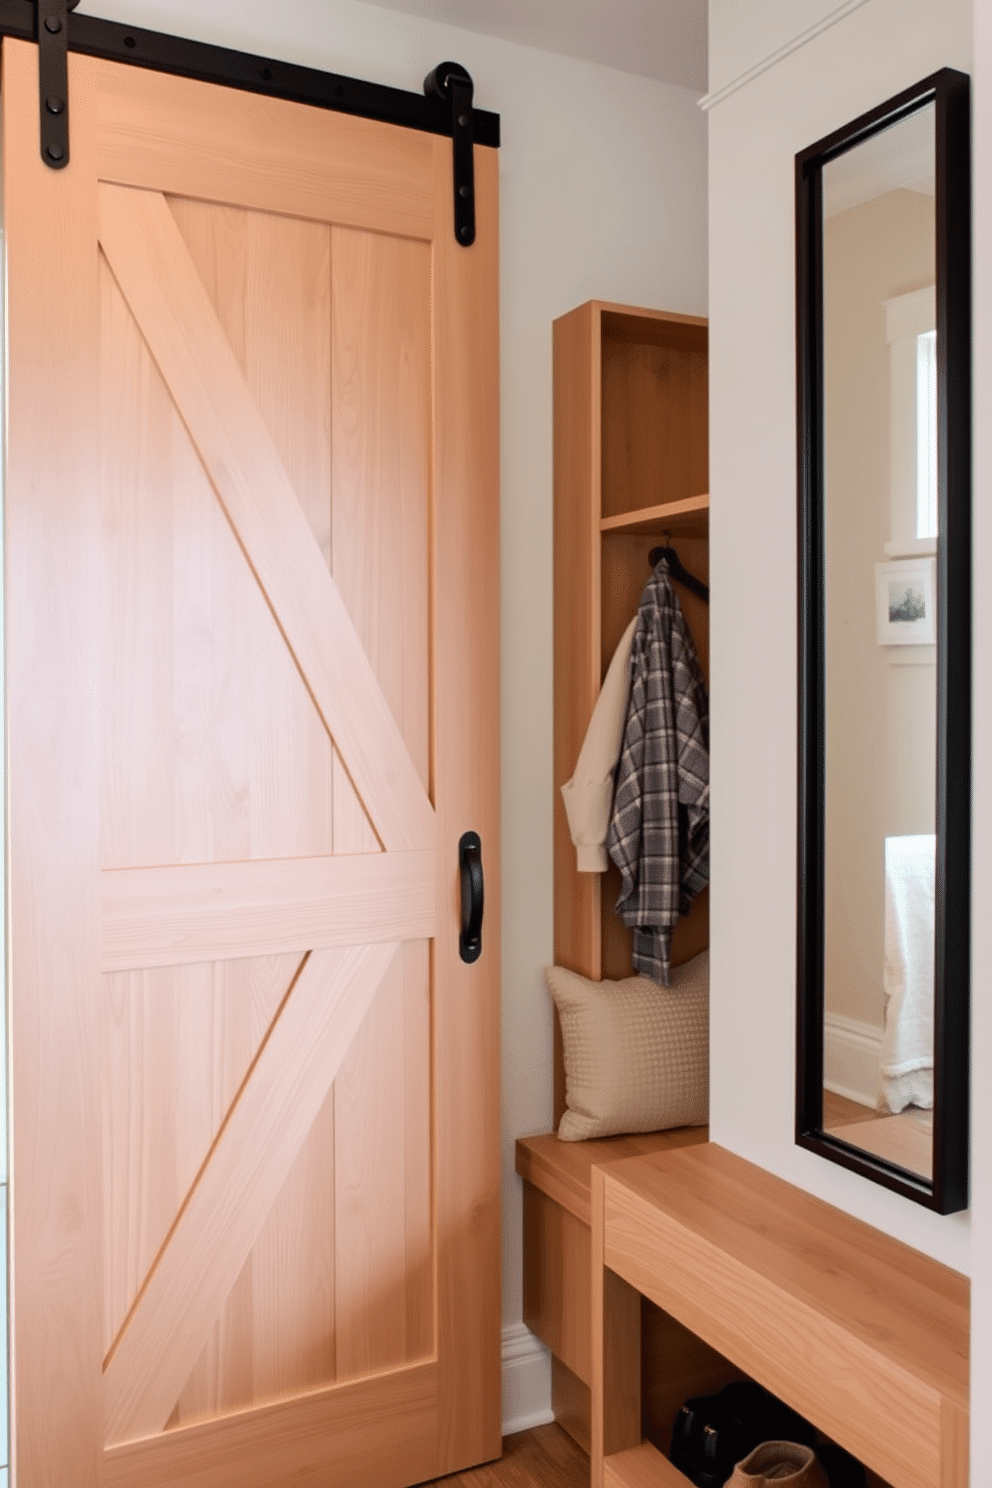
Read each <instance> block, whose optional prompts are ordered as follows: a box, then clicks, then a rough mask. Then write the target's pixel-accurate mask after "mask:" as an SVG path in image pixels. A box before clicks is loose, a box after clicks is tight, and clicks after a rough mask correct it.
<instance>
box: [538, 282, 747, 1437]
mask: <svg viewBox="0 0 992 1488" xmlns="http://www.w3.org/2000/svg"><path fill="white" fill-rule="evenodd" d="M707 438H708V433H707V324H706V321H705V320H699V319H696V318H694V317H690V316H684V315H671V314H667V313H666V312H664V311H657V310H634V309H631V308H629V307H627V306H623V305H611V304H606V303H604V302H602V301H598V300H593V301H590V302H589V303H588V304H585V305H580V306H579V307H578V309H576V310H573V311H571V312H570V313H569V314H568V315H564V316H562V317H561V319H560V320H557V321H555V324H554V455H555V470H554V540H555V558H554V624H555V639H554V645H555V685H554V720H555V721H554V734H555V742H554V771H555V780H554V785H555V791H554V796H555V806H554V810H555V860H554V861H555V868H554V884H555V887H554V905H555V939H554V949H555V960H556V961H557V962H558V964H559V965H562V966H567V967H570V968H571V969H572V970H573V971H577V972H579V973H581V974H582V975H583V976H588V977H592V978H595V979H597V980H598V979H600V978H603V977H622V976H629V975H630V973H631V938H630V932H629V931H628V930H626V929H625V928H624V926H623V925H622V924H621V922H620V920H619V919H618V918H617V916H616V914H615V913H614V911H613V905H614V903H615V902H616V899H617V897H618V895H619V875H618V874H617V873H616V871H615V870H611V871H610V872H608V873H606V874H603V875H600V874H595V873H582V874H580V873H578V872H577V871H576V863H575V849H574V847H573V846H572V842H571V838H570V836H569V832H568V824H567V821H566V819H565V811H564V806H563V804H562V800H561V795H560V791H559V787H560V786H561V785H562V784H563V783H564V782H565V781H566V780H568V779H570V777H571V775H572V773H573V771H574V768H575V762H576V759H577V758H578V754H579V750H580V748H581V747H582V741H583V738H584V737H585V731H586V728H587V726H588V723H589V719H590V717H591V716H592V711H593V708H594V707H595V704H596V699H597V697H598V696H599V690H600V686H601V684H602V679H603V675H604V673H605V671H606V668H607V667H608V665H609V662H610V659H611V657H612V655H613V652H614V650H615V648H616V645H617V642H618V641H619V639H620V637H621V635H622V634H623V632H624V630H625V628H626V626H627V624H628V622H629V621H630V619H631V618H632V617H633V615H634V614H635V613H636V611H637V606H638V602H639V600H640V597H641V592H642V590H643V588H644V585H645V583H646V582H647V580H648V577H649V575H650V567H649V564H648V553H649V552H650V550H651V548H652V547H654V546H656V545H657V544H658V543H659V542H660V541H661V540H662V538H663V537H664V536H665V535H666V534H668V535H669V536H670V537H671V539H672V541H673V543H675V544H676V545H677V547H678V551H679V555H680V557H681V558H682V561H683V563H684V564H685V566H686V568H687V569H689V570H690V572H692V573H695V574H697V575H698V576H699V577H700V578H701V579H703V580H707V579H708V575H709V562H708V535H709V496H708V495H707V494H706V493H707V492H708V490H709V470H708V465H707ZM679 600H680V602H681V604H682V607H683V609H684V611H685V614H686V618H687V620H688V622H689V625H690V627H691V629H692V633H693V637H694V639H695V642H696V647H697V650H698V652H699V658H700V662H701V665H702V668H703V672H704V675H706V676H707V678H708V675H709V613H708V610H707V608H706V606H705V605H704V604H703V603H702V602H701V601H700V600H698V599H697V598H695V596H693V595H690V594H687V593H685V591H683V590H680V591H679ZM707 944H708V906H707V897H706V895H705V894H704V895H702V896H701V897H700V899H699V900H697V902H696V904H695V905H694V906H693V912H692V914H691V915H690V916H689V917H688V918H687V919H686V920H685V921H683V922H681V924H680V925H679V927H678V930H677V932H676V936H675V939H674V942H673V960H674V961H675V963H676V964H678V963H680V962H682V961H686V960H688V959H689V957H690V956H693V955H695V954H696V952H697V951H700V950H702V949H703V948H704V947H705V946H706V945H707ZM554 1089H555V1101H554V1111H555V1125H556V1126H557V1124H558V1121H559V1120H560V1118H561V1114H562V1111H563V1110H564V1105H565V1077H564V1068H563V1065H562V1058H561V1045H560V1037H559V1032H558V1022H557V1017H556V1019H555V1055H554ZM705 1140H706V1131H705V1128H696V1129H694V1130H686V1131H681V1132H656V1133H649V1134H646V1135H641V1136H637V1137H616V1138H609V1139H607V1140H604V1141H600V1142H576V1143H571V1142H559V1141H558V1139H557V1138H556V1137H555V1136H553V1135H542V1136H538V1137H531V1138H523V1139H521V1140H520V1141H519V1142H518V1143H517V1171H518V1173H519V1174H520V1175H521V1177H522V1178H523V1180H524V1321H525V1322H526V1323H527V1325H528V1326H529V1327H530V1328H531V1329H532V1330H533V1331H534V1332H535V1333H536V1334H537V1335H538V1337H539V1338H541V1339H542V1340H543V1341H544V1342H545V1343H546V1344H547V1345H548V1347H549V1348H550V1349H551V1353H552V1404H553V1408H554V1412H555V1416H556V1419H557V1420H558V1421H559V1422H560V1423H561V1424H562V1425H563V1426H564V1427H565V1429H566V1430H567V1431H569V1432H570V1433H571V1434H572V1436H573V1437H574V1438H575V1440H576V1441H578V1442H579V1443H580V1445H582V1446H583V1447H585V1449H586V1450H587V1451H588V1450H589V1446H590V1383H591V1377H592V1376H591V1363H590V1359H591V1355H590V1346H591V1333H590V1315H589V1298H590V1287H591V1271H590V1238H589V1184H590V1171H591V1168H592V1166H593V1164H594V1163H609V1162H612V1161H615V1160H617V1159H619V1158H623V1157H626V1156H631V1155H634V1154H636V1153H642V1154H643V1153H647V1152H651V1151H656V1150H661V1149H667V1148H671V1147H678V1146H681V1145H683V1144H689V1145H691V1144H694V1143H698V1142H701V1141H705ZM642 1310H643V1317H642V1318H641V1319H640V1321H639V1336H641V1337H642V1338H643V1340H644V1351H645V1360H644V1371H643V1375H644V1396H643V1406H644V1420H645V1424H646V1426H649V1427H650V1428H651V1429H653V1430H658V1431H660V1432H661V1433H662V1435H664V1433H665V1432H666V1431H668V1432H670V1430H671V1422H672V1420H673V1419H674V1415H675V1412H676V1410H677V1408H678V1405H679V1403H680V1402H681V1400H682V1399H683V1398H684V1396H685V1393H686V1391H687V1390H689V1391H690V1392H691V1391H692V1390H693V1389H695V1388H710V1387H712V1388H716V1387H717V1386H718V1385H720V1384H723V1383H726V1381H727V1379H729V1378H732V1377H734V1370H733V1368H732V1366H728V1365H727V1363H726V1361H725V1360H722V1359H720V1358H719V1357H718V1356H717V1355H716V1354H714V1353H713V1351H712V1350H711V1349H709V1348H708V1347H706V1346H705V1345H703V1344H702V1343H701V1342H700V1341H699V1340H697V1339H694V1338H693V1337H692V1336H691V1335H690V1334H688V1333H687V1332H686V1330H685V1329H683V1328H681V1326H680V1325H678V1324H676V1323H675V1322H674V1320H673V1319H670V1318H666V1317H665V1315H664V1314H662V1313H661V1312H660V1311H659V1310H658V1309H657V1308H655V1307H653V1305H652V1304H650V1303H648V1302H645V1303H644V1304H643V1309H642Z"/></svg>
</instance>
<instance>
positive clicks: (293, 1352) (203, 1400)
mask: <svg viewBox="0 0 992 1488" xmlns="http://www.w3.org/2000/svg"><path fill="white" fill-rule="evenodd" d="M169 205H170V211H171V212H172V215H173V217H174V219H175V221H176V223H177V225H178V227H179V230H180V233H181V235H182V237H183V240H184V242H185V244H186V247H187V248H188V250H189V252H190V256H191V258H192V259H193V262H194V264H195V265H196V269H197V272H198V274H199V276H200V279H201V282H202V284H203V286H204V288H205V290H206V292H207V294H208V297H209V299H210V301H211V303H212V304H213V306H214V309H215V311H216V313H217V316H218V319H219V321H220V323H221V325H222V327H223V329H224V333H225V335H226V337H227V339H228V342H229V344H230V346H231V349H232V351H233V352H234V354H235V357H236V359H237V361H238V363H239V365H240V367H241V369H242V372H243V373H244V375H245V379H246V381H247V383H248V386H249V388H250V390H251V393H252V396H253V399H254V402H255V406H256V407H257V409H258V411H259V415H260V417H261V418H262V420H263V422H264V423H265V426H266V428H267V430H268V432H269V434H270V435H271V437H272V439H273V442H274V444H275V446H276V448H277V450H278V452H279V455H280V457H281V459H282V461H283V464H284V466H285V468H286V471H287V473H288V474H289V476H290V478H291V480H292V483H293V487H294V490H295V492H296V494H297V496H298V498H299V500H300V503H301V505H302V507H303V509H304V511H305V513H306V515H307V519H308V522H309V524H310V527H311V530H312V532H313V534H314V538H315V540H316V541H317V543H318V545H319V547H320V549H321V552H322V553H323V555H324V558H325V561H329V557H330V536H331V535H330V442H329V433H330V430H329V422H330V273H329V268H330V266H329V255H330V230H329V228H327V227H326V226H324V225H322V224H317V223H310V222H302V221H297V220H294V219H291V218H280V217H270V216H266V215H265V214H262V213H258V212H246V211H241V210H237V209H235V208H230V207H227V208H225V207H220V206H216V205H214V204H212V203H207V202H197V201H191V200H188V199H183V198H172V199H171V201H170V204H169ZM288 264H293V265H294V266H295V269H294V272H293V273H287V265H288ZM209 500H210V506H211V519H212V521H213V522H214V523H215V524H216V528H217V530H216V534H215V537H214V541H213V544H212V547H213V549H214V550H215V560H214V561H215V564H217V565H219V564H221V563H222V564H223V571H216V570H215V573H214V575H213V583H212V585H211V586H208V587H209V588H211V589H212V590H213V591H216V592H218V593H221V594H224V595H225V596H231V595H237V594H239V593H240V592H241V590H242V589H243V588H244V586H246V585H247V586H248V590H250V591H251V592H245V593H244V594H243V595H242V598H241V602H240V604H235V605H233V606H231V605H230V599H228V600H227V605H228V607H229V609H230V615H231V619H230V624H229V627H228V629H227V632H226V634H225V635H224V636H223V638H222V640H223V654H224V655H226V656H229V657H231V658H238V668H237V673H236V674H235V673H234V672H228V671H226V669H225V668H224V667H223V665H221V666H220V667H218V662H221V663H222V662H223V657H222V656H216V659H215V663H214V678H213V686H214V687H215V688H216V687H218V686H219V685H220V686H223V688H224V694H223V701H224V705H225V707H226V709H227V710H228V711H230V712H232V713H233V712H237V715H238V718H239V720H240V722H239V725H238V727H233V726H232V728H231V730H230V734H229V736H228V737H229V739H230V741H231V742H230V743H228V745H227V747H228V749H230V747H231V744H233V743H234V742H235V741H237V740H240V747H241V751H242V752H243V758H242V760H241V762H240V773H241V778H242V779H243V781H244V787H243V788H244V792H245V799H246V825H247V839H246V840H245V842H244V843H243V844H241V852H242V853H243V855H244V856H246V857H247V856H251V857H259V858H264V857H283V856H293V855H299V854H318V853H322V852H329V851H330V850H331V847H332V843H333V819H332V758H333V747H332V745H331V741H330V739H329V737H328V735H327V731H326V729H325V727H324V725H323V723H322V721H321V719H320V717H319V715H318V714H317V712H316V710H315V708H314V707H313V704H312V701H311V699H310V697H309V696H308V694H307V692H306V689H305V687H304V685H303V683H302V681H301V679H300V677H299V673H298V671H297V669H296V667H295V665H294V664H293V661H292V658H291V657H290V656H289V654H288V652H287V650H286V646H285V642H284V640H283V638H282V637H281V635H280V634H279V632H278V630H277V629H276V627H275V626H274V624H273V623H272V618H271V615H270V613H269V612H268V609H267V607H266V606H265V605H264V603H259V601H260V598H261V596H260V595H258V592H257V586H256V585H255V583H254V580H253V578H252V576H251V574H250V573H249V571H248V569H247V567H246V565H245V562H244V557H243V555H242V554H241V552H240V551H239V550H238V549H237V547H236V545H235V544H234V543H233V542H230V541H229V532H228V530H227V523H226V519H225V518H224V516H223V513H222V512H221V511H220V509H219V507H218V505H217V502H216V498H215V496H214V494H213V492H212V491H210V493H209ZM218 701H220V700H219V699H218ZM215 706H216V704H215ZM232 723H233V720H232ZM227 846H228V848H229V849H233V847H234V844H232V843H230V842H229V843H228V844H227ZM301 949H304V948H301ZM333 1162H334V1137H333V1103H332V1101H331V1100H330V1099H329V1100H328V1101H327V1102H326V1103H325V1108H324V1109H322V1111H321V1114H320V1115H319V1117H318V1119H317V1121H316V1122H315V1124H314V1128H313V1130H312V1131H311V1132H310V1134H309V1135H308V1137H307V1139H306V1142H305V1144H304V1147H303V1150H302V1151H301V1152H300V1154H299V1155H298V1157H297V1158H296V1160H295V1161H294V1163H293V1165H292V1168H291V1170H290V1171H289V1173H288V1174H287V1177H286V1182H285V1184H284V1186H283V1189H282V1191H281V1193H280V1195H279V1198H278V1200H277V1201H276V1204H275V1206H274V1208H273V1211H272V1214H271V1215H270V1216H269V1219H268V1220H267V1221H266V1224H265V1226H264V1228H263V1230H262V1233H261V1234H260V1236H259V1238H258V1241H257V1242H256V1245H255V1247H254V1250H253V1253H252V1255H251V1257H249V1260H248V1261H247V1262H246V1264H245V1270H244V1272H243V1273H242V1277H241V1279H240V1280H239V1283H238V1286H237V1287H236V1289H235V1292H234V1293H232V1296H231V1297H230V1298H229V1299H228V1302H227V1303H226V1304H225V1308H224V1314H223V1316H222V1318H221V1319H220V1320H219V1321H218V1324H217V1326H216V1328H215V1329H214V1334H213V1338H212V1341H211V1343H210V1344H209V1345H208V1348H207V1350H205V1354H204V1358H203V1360H201V1363H200V1364H199V1365H198V1366H197V1370H196V1372H195V1375H194V1379H193V1380H191V1382H190V1385H189V1386H188V1387H187V1389H186V1390H185V1391H184V1393H183V1397H182V1400H181V1402H180V1410H179V1414H178V1417H177V1422H176V1424H184V1423H186V1422H189V1421H193V1420H198V1419H202V1418H203V1417H204V1416H206V1415H208V1414H209V1413H210V1412H211V1411H213V1410H218V1409H236V1408H239V1407H243V1406H244V1405H246V1404H251V1403H253V1402H255V1403H257V1402H261V1401H265V1400H270V1399H274V1398H277V1397H278V1396H279V1395H281V1394H284V1393H288V1392H290V1391H292V1390H293V1389H307V1388H313V1387H315V1386H317V1385H319V1384H322V1383H326V1382H327V1381H328V1380H330V1379H332V1378H333V1377H334V1275H333V1264H334V1261H333V1257H334V1232H333V1206H332V1205H331V1203H330V1201H329V1197H328V1196H329V1194H330V1193H332V1192H333V1176H332V1175H333ZM208 1355H215V1356H216V1357H213V1358H212V1360H211V1359H208ZM246 1361H250V1362H251V1363H252V1367H250V1368H246Z"/></svg>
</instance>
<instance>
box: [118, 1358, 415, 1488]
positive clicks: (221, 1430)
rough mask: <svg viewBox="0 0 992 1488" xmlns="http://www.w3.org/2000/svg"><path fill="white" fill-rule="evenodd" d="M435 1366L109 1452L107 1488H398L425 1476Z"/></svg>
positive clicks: (347, 1386)
mask: <svg viewBox="0 0 992 1488" xmlns="http://www.w3.org/2000/svg"><path fill="white" fill-rule="evenodd" d="M436 1394H437V1366H436V1365H434V1364H420V1365H416V1366H413V1367H411V1368H409V1369H404V1370H398V1371H396V1372H395V1373H393V1374H392V1375H390V1376H389V1377H388V1378H387V1379H381V1378H373V1379H367V1380H358V1381H355V1382H353V1383H349V1384H344V1385H332V1386H329V1387H328V1388H326V1389H324V1390H316V1391H313V1392H311V1393H309V1394H306V1395H302V1396H300V1397H299V1398H298V1399H295V1400H286V1401H281V1402H279V1403H277V1404H273V1405H268V1406H262V1407H260V1408H258V1409H255V1410H249V1411H243V1412H240V1413H238V1414H235V1415H230V1416H225V1417H221V1418H219V1419H217V1420H211V1421H204V1422H202V1423H200V1424H198V1425H193V1426H187V1427H182V1428H180V1429H179V1430H176V1431H168V1432H166V1433H165V1434H164V1435H162V1436H159V1437H156V1438H155V1439H153V1440H151V1441H141V1442H134V1443H132V1444H124V1445H121V1446H117V1447H110V1448H109V1449H108V1451H107V1453H106V1457H105V1462H104V1469H103V1470H104V1476H103V1479H102V1481H103V1482H104V1484H105V1485H106V1488H179V1485H182V1488H273V1484H276V1483H284V1482H294V1483H305V1484H308V1485H309V1484H313V1485H316V1484H321V1485H325V1488H354V1485H355V1484H356V1483H358V1482H361V1483H362V1484H363V1488H364V1485H365V1484H368V1485H369V1488H401V1485H404V1484H407V1483H409V1482H410V1480H411V1477H412V1478H413V1479H414V1480H415V1481H416V1479H417V1477H419V1478H420V1479H421V1480H422V1478H423V1475H424V1473H425V1472H427V1473H429V1472H430V1470H431V1469H430V1462H431V1460H432V1458H433V1453H434V1439H435V1435H436V1431H437V1420H436V1415H435V1409H436V1407H435V1402H436Z"/></svg>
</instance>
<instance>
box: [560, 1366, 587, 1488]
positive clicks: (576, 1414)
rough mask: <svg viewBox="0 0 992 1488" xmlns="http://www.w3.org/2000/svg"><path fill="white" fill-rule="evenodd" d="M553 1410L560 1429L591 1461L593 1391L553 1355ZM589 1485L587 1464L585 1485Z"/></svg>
mask: <svg viewBox="0 0 992 1488" xmlns="http://www.w3.org/2000/svg"><path fill="white" fill-rule="evenodd" d="M551 1409H552V1411H553V1412H554V1417H555V1420H556V1421H557V1423H558V1425H559V1426H560V1427H561V1428H562V1430H563V1431H567V1432H568V1434H569V1436H570V1437H571V1438H572V1440H573V1441H574V1442H575V1443H576V1444H577V1445H578V1446H580V1447H581V1448H582V1450H583V1452H584V1453H585V1455H586V1458H587V1459H588V1458H589V1456H590V1454H591V1453H592V1391H591V1390H590V1388H589V1386H588V1385H586V1384H584V1383H583V1382H582V1380H580V1379H579V1377H578V1375H577V1374H573V1373H572V1371H571V1370H570V1369H569V1367H568V1365H567V1364H563V1363H562V1361H561V1360H560V1359H558V1358H556V1357H555V1355H554V1354H552V1355H551ZM588 1481H589V1464H588V1461H587V1462H586V1483H588ZM583 1488H585V1484H583Z"/></svg>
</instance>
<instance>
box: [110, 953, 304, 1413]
mask: <svg viewBox="0 0 992 1488" xmlns="http://www.w3.org/2000/svg"><path fill="white" fill-rule="evenodd" d="M301 959H302V958H301V955H300V953H299V952H296V953H294V954H291V955H288V956H278V957H271V958H265V959H263V960H258V961H249V962H239V961H225V962H222V963H219V964H217V965H212V964H209V963H208V964H203V965H198V966H189V967H183V968H181V969H177V968H174V967H166V968H155V969H151V970H148V971H143V972H123V973H114V974H113V975H110V976H107V977H105V978H104V982H103V992H104V996H103V1003H102V1007H103V1020H102V1024H103V1026H102V1043H103V1049H102V1056H103V1057H102V1060H101V1064H100V1066H99V1070H98V1077H99V1084H100V1087H101V1090H102V1094H103V1113H104V1120H103V1151H102V1159H103V1164H102V1166H103V1216H104V1226H103V1227H104V1241H103V1246H104V1267H103V1320H104V1331H103V1338H102V1346H101V1357H103V1356H105V1355H106V1354H107V1353H108V1352H109V1351H110V1348H111V1347H112V1345H113V1341H114V1339H115V1338H116V1336H117V1334H118V1332H119V1331H120V1328H121V1326H122V1324H123V1322H124V1319H125V1318H126V1316H127V1314H128V1312H129V1311H130V1309H131V1307H132V1306H133V1304H134V1301H135V1299H136V1298H137V1296H138V1293H139V1292H140V1290H141V1287H142V1285H143V1283H144V1281H145V1279H146V1277H147V1276H148V1274H149V1272H150V1271H151V1269H152V1266H153V1265H154V1263H155V1260H156V1257H157V1256H158V1254H159V1252H160V1250H161V1248H162V1246H163V1244H164V1242H165V1240H166V1237H167V1236H168V1234H169V1231H170V1229H171V1228H172V1225H173V1224H174V1222H175V1219H176V1216H177V1215H178V1213H179V1211H180V1209H181V1207H182V1205H183V1202H184V1200H185V1199H186V1196H187V1194H188V1193H189V1191H190V1189H191V1188H192V1186H193V1184H194V1182H195V1181H196V1176H197V1174H198V1172H199V1171H200V1169H201V1167H202V1166H203V1163H204V1161H205V1160H206V1158H207V1156H208V1154H209V1152H210V1150H211V1147H212V1146H213V1144H214V1142H215V1141H216V1138H217V1135H218V1132H219V1130H220V1127H221V1124H222V1122H223V1120H224V1118H225V1116H226V1115H227V1112H228V1111H229V1110H230V1108H231V1106H232V1104H233V1102H234V1100H235V1097H236V1096H237V1093H238V1091H239V1090H240V1088H241V1086H242V1085H243V1083H244V1080H245V1077H246V1075H247V1074H248V1071H249V1069H250V1068H251V1065H252V1062H253V1060H254V1059H255V1058H256V1056H257V1055H258V1052H259V1049H260V1048H261V1045H262V1041H263V1040H264V1038H265V1036H266V1034H267V1033H268V1030H269V1027H270V1026H271V1024H272V1021H273V1019H274V1018H275V1016H276V1014H277V1012H278V1010H279V1007H280V1005H281V1004H282V1001H283V999H284V998H285V996H286V992H287V990H288V988H289V987H290V986H291V984H292V982H293V979H294V977H295V976H296V974H297V972H298V971H299V968H300V963H301ZM177 1091H181V1092H182V1096H181V1098H180V1099H178V1100H177V1094H176V1092H177ZM149 1153H154V1163H152V1164H150V1163H149V1158H148V1154H149ZM238 1341H239V1343H240V1351H239V1355H238V1366H237V1368H238V1377H239V1385H240V1386H243V1385H244V1383H245V1381H244V1372H245V1370H246V1369H247V1371H248V1373H249V1374H250V1372H251V1349H250V1348H249V1349H246V1347H245V1343H244V1339H243V1338H242V1339H240V1340H238ZM213 1362H214V1368H215V1370H216V1368H217V1367H218V1366H217V1361H216V1360H215V1361H213ZM216 1383H217V1388H218V1390H219V1391H220V1397H221V1398H223V1399H225V1400H226V1399H229V1398H230V1392H228V1391H227V1390H226V1389H224V1388H223V1382H222V1381H220V1380H218V1381H217V1382H216ZM251 1398H252V1397H251V1389H250V1383H249V1389H248V1396H247V1402H246V1401H245V1400H244V1399H243V1398H241V1399H239V1403H240V1404H244V1403H250V1402H251Z"/></svg>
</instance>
